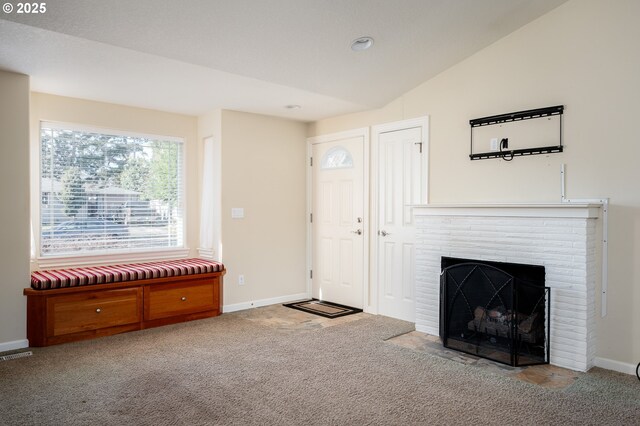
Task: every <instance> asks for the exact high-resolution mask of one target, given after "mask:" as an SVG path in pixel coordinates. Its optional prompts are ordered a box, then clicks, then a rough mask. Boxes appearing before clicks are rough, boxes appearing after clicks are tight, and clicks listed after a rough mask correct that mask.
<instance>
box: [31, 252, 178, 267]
mask: <svg viewBox="0 0 640 426" xmlns="http://www.w3.org/2000/svg"><path fill="white" fill-rule="evenodd" d="M187 257H189V249H188V248H179V249H171V250H156V251H149V252H134V253H116V254H93V255H85V256H56V257H53V256H52V257H39V258H38V259H37V261H36V262H35V263H36V264H37V266H38V268H39V269H52V268H69V267H74V266H87V265H107V264H114V263H136V262H152V261H160V260H170V259H186V258H187Z"/></svg>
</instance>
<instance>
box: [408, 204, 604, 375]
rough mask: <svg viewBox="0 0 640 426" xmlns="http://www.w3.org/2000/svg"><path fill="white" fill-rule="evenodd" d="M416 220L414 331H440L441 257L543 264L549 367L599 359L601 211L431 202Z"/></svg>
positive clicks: (580, 366) (579, 366) (580, 365)
mask: <svg viewBox="0 0 640 426" xmlns="http://www.w3.org/2000/svg"><path fill="white" fill-rule="evenodd" d="M414 215H415V223H416V330H417V331H420V332H424V333H428V334H432V335H438V334H439V328H440V323H439V322H440V318H439V303H440V271H441V258H442V257H443V256H444V257H457V258H471V259H481V260H486V261H493V262H512V263H523V264H531V265H543V266H544V267H545V271H546V285H547V286H548V287H550V289H551V307H550V333H549V335H550V337H549V339H550V347H551V350H550V363H551V364H553V365H557V366H560V367H565V368H570V369H573V370H578V371H586V370H588V369H589V368H591V367H592V366H593V365H594V360H595V342H596V339H595V315H596V313H595V312H596V309H595V297H596V296H595V295H596V283H597V281H598V280H597V277H598V272H599V268H600V262H599V259H600V257H599V256H598V253H599V250H600V239H599V238H598V232H599V227H598V220H597V219H598V217H599V215H600V206H598V205H589V204H549V205H541V204H536V205H426V206H416V207H414Z"/></svg>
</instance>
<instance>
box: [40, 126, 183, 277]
mask: <svg viewBox="0 0 640 426" xmlns="http://www.w3.org/2000/svg"><path fill="white" fill-rule="evenodd" d="M43 127H46V128H51V129H58V130H73V131H79V132H88V133H100V134H107V135H113V136H123V137H133V138H145V139H157V140H160V141H166V142H174V143H177V144H180V145H181V151H182V152H181V157H182V158H181V164H180V174H181V176H180V182H179V191H181V194H182V200H181V201H182V202H181V206H180V211H181V212H182V230H181V232H182V245H181V246H177V247H166V248H164V247H157V248H142V249H129V250H127V251H120V252H118V251H96V252H85V253H81V254H77V255H74V254H68V253H65V254H60V255H46V256H43V255H42V253H41V219H42V204H41V197H42V192H41V187H40V183H41V179H42V161H41V160H42V158H41V149H42V128H43ZM34 139H35V140H36V142H35V143H36V149H34V155H33V161H34V168H33V169H34V170H35V173H32V175H31V178H32V183H31V187H32V189H33V190H34V192H35V194H36V197H35V200H36V201H37V205H36V206H35V209H33V208H32V209H31V216H32V226H33V231H34V241H33V243H34V245H35V247H34V249H35V259H34V260H35V261H36V262H37V265H38V267H40V268H54V267H69V266H80V265H95V264H101V263H117V262H144V261H153V260H165V259H176V258H186V257H188V255H189V251H190V249H189V247H188V245H187V228H188V226H187V218H188V207H187V192H186V180H187V169H186V166H187V145H186V140H185V138H183V137H177V136H165V135H158V134H152V133H142V132H136V131H127V130H119V129H114V128H109V127H100V126H92V125H86V124H76V123H69V122H61V121H52V120H39V121H38V127H37V135H36V137H35V138H34Z"/></svg>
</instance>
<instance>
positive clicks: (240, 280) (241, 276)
mask: <svg viewBox="0 0 640 426" xmlns="http://www.w3.org/2000/svg"><path fill="white" fill-rule="evenodd" d="M238 285H244V275H238Z"/></svg>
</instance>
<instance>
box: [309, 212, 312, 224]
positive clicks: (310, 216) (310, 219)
mask: <svg viewBox="0 0 640 426" xmlns="http://www.w3.org/2000/svg"><path fill="white" fill-rule="evenodd" d="M309 222H311V223H313V213H309Z"/></svg>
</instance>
